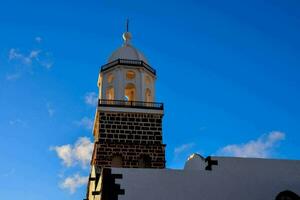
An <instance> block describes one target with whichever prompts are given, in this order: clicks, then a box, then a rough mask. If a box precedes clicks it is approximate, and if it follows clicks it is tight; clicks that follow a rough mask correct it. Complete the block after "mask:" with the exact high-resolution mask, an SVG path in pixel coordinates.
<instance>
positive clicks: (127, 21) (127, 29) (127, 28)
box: [126, 18, 129, 32]
mask: <svg viewBox="0 0 300 200" xmlns="http://www.w3.org/2000/svg"><path fill="white" fill-rule="evenodd" d="M126 32H129V19H128V18H127V20H126Z"/></svg>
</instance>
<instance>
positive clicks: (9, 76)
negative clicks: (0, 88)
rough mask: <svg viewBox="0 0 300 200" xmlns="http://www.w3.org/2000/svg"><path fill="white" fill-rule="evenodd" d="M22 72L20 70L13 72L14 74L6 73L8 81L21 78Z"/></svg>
mask: <svg viewBox="0 0 300 200" xmlns="http://www.w3.org/2000/svg"><path fill="white" fill-rule="evenodd" d="M20 76H21V74H20V73H19V72H16V73H13V74H7V75H6V80H8V81H14V80H17V79H19V78H20Z"/></svg>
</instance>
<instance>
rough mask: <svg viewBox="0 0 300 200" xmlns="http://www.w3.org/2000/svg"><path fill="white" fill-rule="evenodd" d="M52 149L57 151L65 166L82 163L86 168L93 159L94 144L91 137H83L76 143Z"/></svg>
mask: <svg viewBox="0 0 300 200" xmlns="http://www.w3.org/2000/svg"><path fill="white" fill-rule="evenodd" d="M50 149H51V150H54V151H56V153H57V156H58V157H59V158H60V159H61V160H62V163H63V164H64V165H65V166H67V167H71V166H74V165H76V164H80V165H81V167H82V168H86V167H87V166H88V165H89V162H90V160H91V157H92V153H93V149H94V144H93V143H92V142H91V141H90V139H89V138H87V137H81V138H79V139H78V140H77V141H76V142H75V144H74V145H71V144H66V145H62V146H55V147H51V148H50Z"/></svg>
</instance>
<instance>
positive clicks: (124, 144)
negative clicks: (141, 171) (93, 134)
mask: <svg viewBox="0 0 300 200" xmlns="http://www.w3.org/2000/svg"><path fill="white" fill-rule="evenodd" d="M98 112H99V113H98V114H99V133H98V134H97V135H98V138H95V140H96V143H95V150H94V154H93V160H92V162H93V164H95V165H97V166H101V167H111V166H112V160H113V158H114V157H115V156H121V157H122V167H125V168H138V167H143V165H142V164H141V162H142V159H144V158H145V157H147V158H148V160H149V161H148V163H147V168H165V145H164V144H163V143H162V117H163V115H162V114H150V113H124V112H106V111H98Z"/></svg>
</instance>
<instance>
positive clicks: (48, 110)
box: [46, 103, 55, 117]
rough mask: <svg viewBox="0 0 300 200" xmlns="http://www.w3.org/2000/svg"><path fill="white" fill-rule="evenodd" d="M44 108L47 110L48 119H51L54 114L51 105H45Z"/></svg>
mask: <svg viewBox="0 0 300 200" xmlns="http://www.w3.org/2000/svg"><path fill="white" fill-rule="evenodd" d="M46 108H47V112H48V115H49V117H53V115H54V114H55V110H54V108H53V107H52V105H51V104H50V103H47V104H46Z"/></svg>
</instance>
